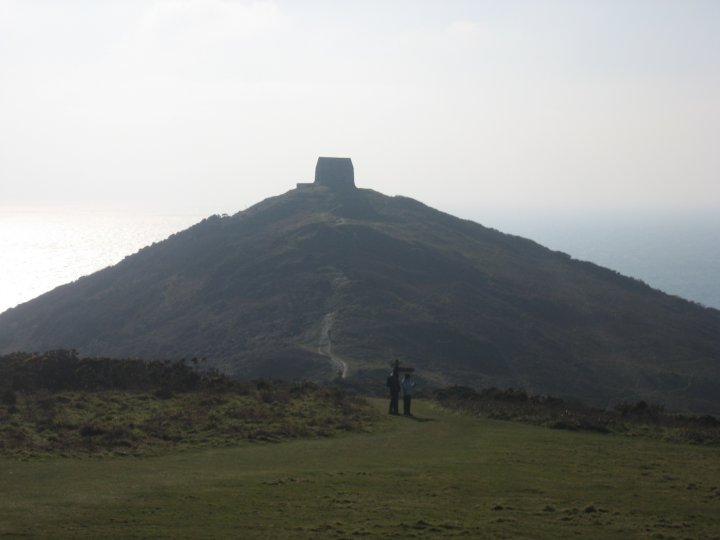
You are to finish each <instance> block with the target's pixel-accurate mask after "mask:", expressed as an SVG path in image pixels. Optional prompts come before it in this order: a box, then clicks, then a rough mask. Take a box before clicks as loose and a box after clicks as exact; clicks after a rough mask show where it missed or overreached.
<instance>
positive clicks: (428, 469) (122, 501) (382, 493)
mask: <svg viewBox="0 0 720 540" xmlns="http://www.w3.org/2000/svg"><path fill="white" fill-rule="evenodd" d="M375 406H376V407H377V409H378V411H380V412H382V411H383V410H384V409H385V406H386V403H385V402H384V401H377V402H375ZM416 414H417V417H416V418H415V419H407V418H403V417H385V416H383V417H382V418H383V419H382V422H381V424H379V425H378V426H377V427H376V428H375V430H374V431H373V432H371V433H360V434H348V435H343V436H341V437H334V438H329V439H315V440H298V441H292V442H287V443H282V444H268V443H260V444H258V443H243V444H241V445H240V446H237V447H234V448H225V449H217V448H213V449H204V450H193V451H182V452H177V451H167V452H164V453H162V454H161V455H159V456H157V457H145V458H133V457H106V458H102V459H88V458H85V459H77V458H73V459H69V458H57V457H54V458H45V459H41V460H31V461H19V460H16V459H10V458H7V457H0V477H1V478H2V482H0V535H2V536H4V537H10V538H13V537H21V536H33V537H52V538H160V537H172V538H183V537H189V538H229V537H235V538H263V539H265V538H298V539H312V538H334V539H341V538H345V539H353V538H363V537H364V538H378V539H387V538H403V539H404V538H527V539H538V538H569V537H578V538H590V539H593V538H596V539H603V540H604V539H608V538H619V539H626V538H655V539H670V538H675V539H684V538H693V539H698V540H702V539H704V540H709V539H712V538H717V537H718V536H720V456H719V455H718V452H717V449H714V448H708V447H701V446H688V445H680V444H670V443H662V442H654V441H649V440H646V439H633V438H628V437H616V436H608V435H599V434H587V433H572V432H567V431H558V430H549V429H545V428H540V427H535V426H528V425H523V424H517V423H508V422H501V421H495V420H487V419H480V418H477V417H474V416H471V415H467V414H461V413H452V412H448V411H446V410H443V409H439V408H437V407H435V406H433V405H432V404H430V403H423V402H422V401H419V402H418V403H417V404H416Z"/></svg>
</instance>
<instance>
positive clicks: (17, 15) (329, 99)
mask: <svg viewBox="0 0 720 540" xmlns="http://www.w3.org/2000/svg"><path fill="white" fill-rule="evenodd" d="M719 28H720V2H718V1H713V0H708V1H693V0H674V1H663V0H617V1H611V0H598V1H593V0H568V1H541V0H527V1H520V0H518V1H513V0H497V1H481V0H472V1H461V0H434V1H429V0H428V1H420V0H407V1H403V0H384V1H372V0H363V1H357V2H350V1H338V0H327V1H319V0H318V1H312V0H302V1H301V0H276V1H271V0H260V1H246V0H158V1H152V0H143V1H136V0H117V1H111V0H107V1H97V0H87V1H83V0H75V1H73V0H65V1H57V0H48V1H35V0H17V1H13V0H0V204H5V205H36V204H52V205H56V204H57V205H62V204H72V205H98V206H116V207H131V206H141V207H151V208H157V209H158V210H159V211H183V212H193V213H197V214H210V213H215V212H228V213H234V212H236V211H238V210H241V209H243V208H245V207H247V206H248V205H250V204H253V203H255V202H257V201H259V200H261V199H262V198H264V197H267V196H270V195H275V194H279V193H282V192H284V191H287V190H288V189H290V188H292V187H294V184H295V182H298V181H308V180H311V179H312V175H313V172H314V166H315V161H316V159H317V157H318V156H320V155H325V156H349V157H351V158H352V159H353V162H354V164H355V173H356V183H357V184H358V185H359V186H361V187H370V188H373V189H376V190H378V191H381V192H383V193H387V194H403V195H408V196H412V197H415V198H418V199H420V200H422V201H423V202H426V203H428V204H430V205H432V206H435V207H439V208H441V209H445V210H448V211H451V210H458V209H463V208H465V209H478V208H500V209H503V208H505V209H531V208H532V209H545V210H552V209H573V210H574V211H580V212H582V211H585V210H589V209H622V210H628V209H630V210H632V209H651V210H653V209H654V210H663V209H667V208H671V209H676V210H687V209H695V210H711V209H720V208H719V207H720V174H719V172H720V31H719V30H718V29H719Z"/></svg>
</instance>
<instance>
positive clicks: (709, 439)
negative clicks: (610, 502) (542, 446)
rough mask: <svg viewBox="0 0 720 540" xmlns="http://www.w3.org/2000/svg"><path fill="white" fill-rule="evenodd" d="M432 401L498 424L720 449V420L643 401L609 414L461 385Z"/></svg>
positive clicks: (524, 394) (575, 403)
mask: <svg viewBox="0 0 720 540" xmlns="http://www.w3.org/2000/svg"><path fill="white" fill-rule="evenodd" d="M433 397H434V398H435V399H436V400H437V401H438V402H439V403H440V404H442V405H443V406H444V407H447V408H450V409H454V410H462V411H466V412H471V413H473V414H477V415H481V416H484V417H487V418H493V419H497V420H512V421H518V422H524V423H529V424H535V425H541V426H546V427H550V428H553V429H565V430H571V431H592V432H597V433H616V434H623V435H628V436H643V437H650V438H658V439H663V440H667V441H673V442H688V443H693V444H707V445H715V446H718V445H720V420H718V419H717V418H715V417H713V416H709V415H705V416H689V415H681V414H670V413H666V412H665V410H664V407H662V406H660V405H653V404H649V403H646V402H645V401H639V402H636V403H629V402H623V403H620V404H618V405H616V406H615V407H614V409H613V410H604V409H598V408H595V407H591V406H588V405H585V404H583V403H580V402H578V401H569V400H562V399H559V398H554V397H551V396H533V395H529V394H528V393H527V392H525V391H524V390H518V389H513V388H509V389H503V390H500V389H497V388H488V389H485V390H482V391H480V392H477V391H475V390H474V389H472V388H468V387H465V386H452V387H448V388H444V389H441V390H436V391H435V392H434V393H433Z"/></svg>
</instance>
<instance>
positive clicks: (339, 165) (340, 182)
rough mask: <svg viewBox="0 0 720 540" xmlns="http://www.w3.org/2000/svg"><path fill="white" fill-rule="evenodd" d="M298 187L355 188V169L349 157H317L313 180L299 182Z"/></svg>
mask: <svg viewBox="0 0 720 540" xmlns="http://www.w3.org/2000/svg"><path fill="white" fill-rule="evenodd" d="M297 187H298V189H308V188H314V187H326V188H330V189H334V190H340V189H342V190H347V189H356V188H355V169H354V168H353V164H352V160H351V159H350V158H337V157H319V158H318V160H317V165H315V182H313V183H300V184H298V185H297Z"/></svg>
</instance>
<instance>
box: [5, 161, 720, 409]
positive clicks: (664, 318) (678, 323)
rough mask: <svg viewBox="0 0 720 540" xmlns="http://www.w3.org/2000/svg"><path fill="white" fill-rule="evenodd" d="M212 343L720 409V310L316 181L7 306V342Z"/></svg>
mask: <svg viewBox="0 0 720 540" xmlns="http://www.w3.org/2000/svg"><path fill="white" fill-rule="evenodd" d="M58 348H66V349H70V348H73V349H77V350H78V351H80V353H82V354H83V355H100V356H115V357H140V358H148V359H149V358H183V357H184V358H191V357H197V358H206V359H207V362H206V365H208V366H213V367H217V368H219V369H221V370H223V371H225V372H227V373H230V374H233V375H237V376H242V377H275V378H309V379H332V378H335V377H337V376H343V377H345V378H347V379H349V380H350V381H357V382H358V383H364V384H373V385H377V386H378V387H382V385H383V383H384V379H385V377H384V375H385V373H386V371H387V368H388V366H389V365H390V363H391V362H392V361H393V360H394V359H396V358H397V359H399V360H400V361H401V362H402V363H404V364H411V365H413V366H414V367H415V368H416V369H417V373H418V375H419V377H420V380H421V382H422V383H424V384H437V385H444V384H463V385H468V386H476V387H479V386H491V385H492V386H514V387H522V388H524V389H525V390H527V391H529V392H532V393H535V394H539V393H546V394H552V395H557V396H561V397H571V398H572V397H574V398H580V399H583V400H586V401H590V402H592V403H595V404H598V405H601V406H610V405H613V404H615V403H617V402H621V401H631V400H639V399H644V400H650V401H652V402H654V403H660V404H664V405H666V406H667V407H668V408H669V409H672V410H683V411H690V412H703V413H711V414H718V413H720V312H719V311H717V310H713V309H709V308H704V307H702V306H699V305H697V304H693V303H691V302H687V301H685V300H682V299H680V298H677V297H672V296H669V295H667V294H664V293H662V292H660V291H657V290H654V289H651V288H650V287H648V286H647V285H645V284H644V283H642V282H640V281H637V280H635V279H631V278H628V277H625V276H622V275H620V274H618V273H616V272H613V271H611V270H608V269H605V268H602V267H599V266H597V265H594V264H591V263H588V262H582V261H577V260H574V259H572V258H570V257H569V256H568V255H566V254H564V253H560V252H554V251H551V250H549V249H547V248H544V247H542V246H540V245H538V244H536V243H535V242H532V241H531V240H527V239H524V238H520V237H516V236H511V235H507V234H503V233H501V232H499V231H496V230H494V229H490V228H487V227H484V226H482V225H479V224H477V223H474V222H471V221H467V220H462V219H458V218H456V217H453V216H451V215H448V214H445V213H443V212H440V211H438V210H434V209H432V208H429V207H428V206H425V205H424V204H422V203H420V202H418V201H415V200H413V199H409V198H407V197H400V196H395V197H388V196H386V195H382V194H380V193H378V192H375V191H373V190H370V189H364V188H357V187H356V185H355V178H354V171H353V165H352V161H351V160H350V159H348V158H320V159H319V160H318V164H317V167H316V171H315V182H314V183H309V184H298V185H297V188H296V189H292V190H290V191H288V192H287V193H285V194H283V195H280V196H277V197H271V198H269V199H266V200H264V201H262V202H260V203H258V204H256V205H255V206H252V207H251V208H249V209H247V210H244V211H242V212H239V213H237V214H235V215H233V216H229V217H221V216H212V217H209V218H207V219H205V220H203V221H201V222H200V223H198V224H197V225H194V226H193V227H190V228H189V229H187V230H185V231H182V232H180V233H177V234H174V235H172V236H171V237H169V238H168V239H166V240H165V241H163V242H159V243H157V244H153V245H152V246H149V247H147V248H144V249H142V250H140V251H139V252H138V253H136V254H134V255H131V256H129V257H127V258H125V259H124V260H123V261H121V262H120V263H118V264H117V265H115V266H112V267H109V268H106V269H104V270H101V271H99V272H97V273H95V274H92V275H90V276H87V277H84V278H81V279H79V280H77V281H76V282H74V283H70V284H67V285H64V286H62V287H58V288H57V289H55V290H53V291H51V292H49V293H46V294H44V295H42V296H40V297H38V298H36V299H34V300H32V301H30V302H27V303H25V304H23V305H21V306H18V307H17V308H14V309H11V310H8V311H6V312H5V313H3V314H1V315H0V353H8V352H11V351H18V350H26V351H28V350H29V351H42V350H48V349H58Z"/></svg>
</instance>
